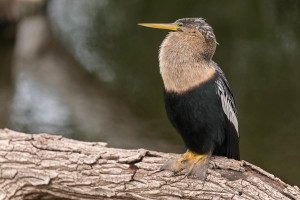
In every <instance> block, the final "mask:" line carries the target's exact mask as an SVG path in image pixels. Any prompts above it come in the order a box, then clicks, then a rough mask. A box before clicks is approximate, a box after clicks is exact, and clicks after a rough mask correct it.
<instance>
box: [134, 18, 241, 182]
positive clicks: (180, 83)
mask: <svg viewBox="0 0 300 200" xmlns="http://www.w3.org/2000/svg"><path fill="white" fill-rule="evenodd" d="M138 25H141V26H145V27H150V28H158V29H166V30H171V31H170V32H169V34H168V35H167V36H166V38H165V39H164V40H163V42H162V44H161V46H160V49H159V69H160V74H161V77H162V80H163V85H164V87H163V97H164V103H165V110H166V113H167V117H168V119H169V121H170V122H171V124H172V125H173V127H174V128H175V129H176V130H177V132H178V133H179V134H180V135H181V137H182V139H183V141H184V144H185V146H186V148H187V151H186V153H184V154H183V155H181V156H180V157H179V158H175V159H171V160H169V161H168V162H167V163H166V164H165V165H164V166H162V168H161V170H171V171H172V172H174V173H175V174H176V173H178V172H180V171H182V170H186V172H187V176H188V177H196V178H199V179H201V180H205V177H206V174H207V169H208V164H209V161H210V159H211V156H213V155H215V156H224V157H227V158H230V159H235V160H240V152H239V129H238V113H237V109H236V106H235V100H234V97H233V94H232V92H231V89H230V87H229V84H228V81H227V79H226V77H225V75H224V73H223V71H222V70H221V68H220V67H219V66H218V65H217V63H215V62H214V61H213V60H212V58H213V55H214V54H215V51H216V47H217V44H218V43H217V40H216V37H215V34H214V31H213V28H212V27H211V26H210V25H209V24H208V23H207V22H206V20H205V19H203V18H183V19H178V20H176V21H175V22H174V23H163V24H161V23H160V24H153V23H141V24H138Z"/></svg>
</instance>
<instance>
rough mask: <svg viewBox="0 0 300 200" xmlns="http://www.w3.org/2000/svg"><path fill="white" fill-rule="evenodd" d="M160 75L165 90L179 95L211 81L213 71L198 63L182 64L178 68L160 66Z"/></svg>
mask: <svg viewBox="0 0 300 200" xmlns="http://www.w3.org/2000/svg"><path fill="white" fill-rule="evenodd" d="M160 73H161V76H162V79H163V82H164V87H165V90H166V91H167V92H172V93H178V94H181V93H186V92H188V91H190V90H192V89H193V88H195V87H197V86H199V85H201V84H203V83H205V82H207V81H209V80H211V79H212V78H213V77H214V74H215V69H213V68H211V67H203V66H200V64H198V63H182V64H181V65H180V66H174V65H173V66H170V65H161V66H160Z"/></svg>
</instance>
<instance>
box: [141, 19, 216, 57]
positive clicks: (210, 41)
mask: <svg viewBox="0 0 300 200" xmlns="http://www.w3.org/2000/svg"><path fill="white" fill-rule="evenodd" d="M139 25H141V26H146V27H151V28H158V29H167V30H172V31H175V32H177V33H174V34H176V35H178V37H177V42H179V41H178V40H180V38H181V39H182V40H186V38H187V37H190V38H193V37H194V36H195V37H198V38H202V40H201V41H203V42H202V43H201V45H202V47H203V50H204V51H205V53H206V54H207V55H205V56H208V57H207V59H211V58H212V56H213V54H214V52H215V49H216V44H217V41H216V37H215V34H214V32H213V29H212V27H211V26H210V25H209V24H208V23H206V22H205V20H204V19H203V18H183V19H178V20H176V21H175V22H174V23H169V24H152V23H143V24H139ZM185 36H187V37H185ZM191 40H192V39H191ZM191 40H190V41H191ZM194 41H196V40H194ZM198 41H199V40H198ZM190 45H195V44H192V42H190Z"/></svg>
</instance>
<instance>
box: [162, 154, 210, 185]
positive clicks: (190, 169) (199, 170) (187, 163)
mask: <svg viewBox="0 0 300 200" xmlns="http://www.w3.org/2000/svg"><path fill="white" fill-rule="evenodd" d="M210 156H211V154H203V155H200V154H196V153H193V152H191V151H187V152H186V153H185V154H183V155H182V156H181V157H179V158H175V159H171V160H169V161H168V162H167V163H166V164H165V165H163V166H162V167H161V168H160V170H170V171H172V172H173V173H175V174H176V173H178V172H180V171H182V170H183V169H185V170H186V171H187V176H188V177H195V178H199V179H201V180H202V181H204V179H205V176H206V172H207V168H208V163H209V160H210Z"/></svg>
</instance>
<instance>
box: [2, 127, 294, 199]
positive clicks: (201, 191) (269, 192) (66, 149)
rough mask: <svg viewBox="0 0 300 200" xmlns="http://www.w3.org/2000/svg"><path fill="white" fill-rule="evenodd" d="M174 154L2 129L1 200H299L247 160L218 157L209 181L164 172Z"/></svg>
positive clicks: (291, 187) (209, 174) (275, 179)
mask: <svg viewBox="0 0 300 200" xmlns="http://www.w3.org/2000/svg"><path fill="white" fill-rule="evenodd" d="M175 156H178V155H176V154H169V153H161V152H155V151H148V150H145V149H136V150H125V149H117V148H108V147H107V145H106V143H102V142H81V141H76V140H72V139H67V138H64V137H62V136H55V135H48V134H25V133H19V132H15V131H12V130H8V129H0V199H3V200H8V199H263V200H265V199H300V190H299V188H298V187H297V186H290V185H288V184H286V183H284V182H282V181H281V180H280V179H279V178H276V177H275V176H274V175H272V174H269V173H268V172H266V171H264V170H262V169H261V168H259V167H257V166H254V165H252V164H250V163H248V162H246V161H235V160H230V159H227V158H223V157H213V159H212V160H211V162H210V164H209V169H208V175H207V178H206V181H205V182H202V181H200V180H197V179H189V178H187V177H186V176H185V173H184V172H182V173H180V174H178V175H173V174H172V173H171V172H169V171H162V172H160V171H159V168H160V167H161V166H162V165H163V163H164V162H166V161H167V160H168V159H169V158H171V157H175Z"/></svg>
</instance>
